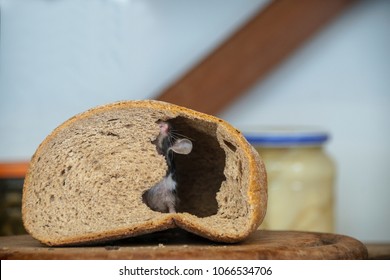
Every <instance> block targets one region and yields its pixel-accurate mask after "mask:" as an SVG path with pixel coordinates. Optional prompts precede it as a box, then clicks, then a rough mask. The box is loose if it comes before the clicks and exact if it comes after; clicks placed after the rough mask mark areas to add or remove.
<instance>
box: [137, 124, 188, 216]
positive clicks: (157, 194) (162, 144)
mask: <svg viewBox="0 0 390 280" xmlns="http://www.w3.org/2000/svg"><path fill="white" fill-rule="evenodd" d="M158 125H159V128H160V133H159V135H158V136H157V138H156V140H155V141H154V142H153V143H154V144H155V145H156V148H157V151H158V153H159V154H161V155H163V156H164V157H165V160H166V162H167V165H168V170H167V173H166V175H165V177H164V178H163V179H162V180H161V181H160V182H158V183H157V184H156V185H155V186H153V187H152V188H151V189H149V190H148V191H146V192H145V193H144V195H143V200H144V202H145V203H146V205H148V206H149V208H151V209H152V210H154V211H158V212H163V213H167V212H169V213H176V206H177V203H178V197H177V193H176V187H177V182H176V167H175V161H174V153H177V154H183V155H187V154H189V153H191V151H192V142H191V141H190V140H188V139H186V138H180V139H179V138H177V136H176V135H175V133H174V131H173V129H172V125H171V124H170V123H169V122H166V121H159V122H158Z"/></svg>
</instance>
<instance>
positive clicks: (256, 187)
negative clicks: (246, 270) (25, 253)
mask: <svg viewBox="0 0 390 280" xmlns="http://www.w3.org/2000/svg"><path fill="white" fill-rule="evenodd" d="M131 108H148V109H152V110H156V111H164V112H165V111H168V112H170V113H171V114H172V115H173V116H178V115H180V116H183V117H186V118H192V119H201V120H204V121H207V122H210V123H214V124H216V125H217V126H222V127H223V128H224V129H225V130H226V131H227V132H228V134H229V136H230V137H231V138H234V140H235V142H236V143H238V145H239V148H240V149H242V150H243V153H244V154H245V157H246V158H247V159H248V161H249V169H248V170H246V172H247V173H248V177H249V185H248V186H247V199H248V204H249V205H250V207H249V208H250V210H249V213H248V217H247V219H248V222H247V224H248V226H247V227H245V228H243V229H242V230H241V232H238V233H234V234H229V233H226V234H221V232H217V231H215V230H214V229H213V228H212V227H204V226H201V223H198V222H197V221H198V219H202V218H198V217H194V216H193V215H189V214H187V213H175V214H162V213H161V216H159V217H158V218H156V219H154V220H153V221H147V222H144V223H143V224H142V225H140V226H137V227H136V228H126V227H125V228H117V229H114V230H110V231H105V232H99V233H85V234H81V235H78V236H72V237H64V238H61V239H50V238H49V239H43V238H42V237H40V236H38V235H37V234H36V233H35V232H34V231H33V230H31V229H30V227H31V225H30V224H28V223H26V214H27V213H28V211H29V209H28V208H27V206H26V205H27V203H26V199H27V189H28V188H29V186H30V180H31V175H32V174H31V172H33V167H34V164H37V157H39V155H40V154H41V153H42V151H43V150H44V148H45V147H46V145H48V143H49V142H50V141H51V140H52V139H53V138H55V137H56V136H57V134H58V133H59V132H60V131H62V130H63V129H65V128H66V127H68V126H70V125H71V124H73V123H75V122H78V121H80V120H81V119H84V118H87V117H89V116H91V115H94V114H96V113H98V112H105V111H111V110H116V109H131ZM266 208H267V174H266V170H265V166H264V163H263V161H262V159H261V157H260V156H259V154H258V153H257V151H256V150H255V149H254V148H253V147H252V146H251V145H250V144H249V143H248V142H247V141H246V139H245V138H244V136H243V135H242V134H241V132H240V131H238V130H237V129H236V128H234V127H233V126H231V125H230V124H229V123H227V122H226V121H224V120H222V119H220V118H217V117H215V116H211V115H207V114H204V113H201V112H197V111H194V110H191V109H188V108H184V107H181V106H177V105H173V104H170V103H166V102H161V101H155V100H138V101H121V102H116V103H112V104H107V105H103V106H99V107H95V108H92V109H90V110H88V111H86V112H83V113H81V114H78V115H76V116H74V117H72V118H70V119H69V120H67V121H65V122H64V123H63V124H61V125H60V126H58V127H57V128H56V129H55V130H54V131H53V132H52V133H51V134H50V135H49V136H47V137H46V139H45V140H44V141H43V142H42V143H41V144H40V145H39V147H38V149H37V150H36V152H35V153H34V155H33V156H32V159H31V162H30V167H29V170H28V172H27V174H26V177H25V182H24V188H23V200H22V217H23V221H24V224H25V228H26V230H27V231H28V232H29V233H30V234H31V235H32V236H33V237H35V238H36V239H38V240H40V241H41V242H42V243H44V244H47V245H50V246H58V245H74V244H88V243H95V242H102V241H106V240H115V239H121V238H125V237H131V236H137V235H142V234H147V233H150V232H156V231H162V230H165V229H169V228H174V227H180V228H182V229H184V230H187V231H189V232H192V233H194V234H197V235H200V236H203V237H205V238H207V239H210V240H213V241H217V242H227V243H234V242H239V241H242V240H244V239H245V238H247V237H248V236H249V235H250V234H251V233H252V232H254V231H255V230H257V228H258V227H259V225H260V224H261V222H262V220H263V218H264V216H265V213H266Z"/></svg>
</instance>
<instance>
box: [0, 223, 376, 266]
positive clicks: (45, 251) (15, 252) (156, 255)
mask: <svg viewBox="0 0 390 280" xmlns="http://www.w3.org/2000/svg"><path fill="white" fill-rule="evenodd" d="M367 256H368V254H367V249H366V247H365V246H364V245H363V244H362V243H361V242H360V241H358V240H356V239H354V238H351V237H348V236H343V235H336V234H327V233H313V232H297V231H263V230H262V231H260V230H259V231H257V232H255V233H254V234H253V235H251V236H250V237H249V238H248V239H247V240H245V241H244V242H241V243H238V244H221V243H215V242H211V241H208V240H206V239H203V238H201V237H198V236H195V235H193V234H190V233H187V232H185V231H183V230H179V229H173V230H168V231H164V232H159V233H153V234H148V235H145V236H139V237H133V238H128V239H125V240H121V241H115V242H111V243H109V244H103V245H94V246H84V247H81V246H80V247H47V246H45V245H42V244H40V243H39V242H38V241H36V240H35V239H33V238H32V237H31V236H29V235H19V236H10V237H0V259H2V260H4V259H366V258H367Z"/></svg>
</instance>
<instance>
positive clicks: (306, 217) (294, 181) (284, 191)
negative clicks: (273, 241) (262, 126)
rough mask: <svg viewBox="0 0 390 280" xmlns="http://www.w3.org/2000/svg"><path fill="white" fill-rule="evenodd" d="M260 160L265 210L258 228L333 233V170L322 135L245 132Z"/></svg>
mask: <svg viewBox="0 0 390 280" xmlns="http://www.w3.org/2000/svg"><path fill="white" fill-rule="evenodd" d="M245 136H246V138H247V139H248V141H249V142H250V143H251V144H252V145H253V146H254V147H255V148H256V150H257V151H258V152H259V154H260V155H261V157H262V158H263V160H264V162H265V166H266V170H267V177H268V208H267V214H266V217H265V219H264V222H263V223H262V225H261V226H260V228H261V229H270V230H300V231H317V232H334V216H333V185H334V180H335V167H334V164H333V161H332V160H331V158H330V157H329V156H328V155H327V154H326V152H325V150H324V149H323V147H324V144H325V142H326V141H327V140H328V135H327V134H326V133H324V132H315V131H308V130H296V129H283V130H274V129H268V130H261V131H257V132H248V133H245Z"/></svg>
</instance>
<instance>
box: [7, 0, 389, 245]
mask: <svg viewBox="0 0 390 280" xmlns="http://www.w3.org/2000/svg"><path fill="white" fill-rule="evenodd" d="M276 2H279V3H277V4H276ZM308 2H309V1H303V0H296V1H269V0H241V1H233V0H211V1H179V0H162V1H152V0H95V1H92V0H90V1H77V0H0V4H1V6H0V8H1V34H0V36H1V37H0V71H1V72H0V131H1V137H0V162H1V164H2V170H1V172H0V173H1V177H2V178H1V185H0V187H1V190H0V194H1V201H0V203H1V211H2V212H1V217H2V222H3V223H7V219H11V218H9V217H16V218H15V219H18V217H20V214H18V210H19V208H18V207H19V206H16V205H20V191H21V189H20V186H21V182H22V179H23V178H22V175H21V174H22V173H23V171H20V172H16V173H14V174H13V175H12V171H9V170H10V169H9V166H8V167H7V165H8V164H11V165H12V164H13V163H26V162H28V160H29V159H30V157H31V156H32V154H33V153H34V151H35V149H36V148H37V146H38V145H39V144H40V142H41V141H42V140H43V139H44V138H45V137H46V136H47V135H48V134H49V133H50V132H51V131H52V130H53V129H54V128H55V127H57V126H58V125H60V124H61V123H62V122H64V121H65V120H67V119H68V118H70V117H72V116H73V115H75V114H77V113H80V112H82V111H85V110H87V109H89V108H91V107H94V106H97V105H101V104H105V103H109V102H114V101H118V100H129V99H161V100H167V101H170V102H173V103H177V104H183V105H186V106H189V107H193V108H194V109H198V110H200V111H204V112H207V113H212V114H215V115H217V116H219V117H221V118H223V119H225V120H227V121H228V122H230V123H231V124H233V125H234V126H236V127H237V128H239V129H246V128H248V127H259V126H315V127H321V129H323V130H325V131H327V133H328V134H329V135H330V139H329V141H327V142H326V143H325V144H324V148H325V150H326V153H327V154H328V155H329V156H330V157H331V158H332V159H333V162H334V165H335V168H336V177H335V182H334V213H335V220H334V223H335V228H334V232H337V233H341V234H346V235H350V236H353V237H355V238H358V239H360V240H362V241H364V242H390V218H389V213H390V203H389V200H390V185H389V182H390V170H389V168H390V111H389V108H390V32H389V30H390V1H386V0H367V1H364V0H361V1H337V0H334V1H323V2H328V3H329V2H333V3H334V6H332V7H328V8H326V7H324V8H320V9H319V8H315V7H312V6H313V5H311V6H310V4H308ZM317 2H319V1H317ZM291 5H292V6H295V7H296V9H295V8H294V9H295V10H296V11H298V12H295V13H294V12H290V11H292V9H291V8H290V7H291ZM270 7H272V8H270ZM299 11H304V13H303V15H302V16H300V14H299ZM324 11H327V13H328V14H326V16H324V17H323V19H322V18H321V16H322V13H324ZM253 18H256V19H257V20H258V21H257V22H258V25H256V26H255V27H253V25H252V27H251V26H250V25H249V26H248V22H250V21H251V20H252V19H253ZM317 19H318V20H317ZM316 20H317V21H316ZM301 22H302V24H301V25H299V23H301ZM313 22H314V23H313ZM281 23H285V24H287V23H288V24H287V27H283V26H281ZM292 23H297V24H292ZM258 26H260V27H258ZM306 26H308V28H309V27H311V26H312V28H311V29H310V28H309V29H310V30H309V29H305V28H306ZM256 28H259V29H256ZM240 30H241V31H240ZM246 30H249V31H248V32H247V33H245V32H246ZM256 30H260V31H261V32H259V34H258V37H257V35H256V36H252V35H251V36H252V37H253V38H254V41H255V43H254V44H251V41H250V38H249V39H245V38H246V37H245V34H256ZM279 30H283V32H282V33H278V32H279ZM237 32H239V33H237ZM251 32H252V33H251ZM235 34H241V35H239V36H236V37H235V38H237V40H230V38H232V36H233V37H234V36H235ZM294 34H297V36H295V35H294ZM240 36H241V37H240ZM247 37H248V36H247ZM243 38H244V39H243ZM256 38H261V39H259V40H257V41H256ZM280 38H282V39H284V38H287V39H289V40H287V41H286V42H285V41H283V40H282V39H280ZM278 42H279V43H278ZM282 43H283V44H282ZM240 44H241V45H240ZM284 44H287V45H288V44H290V45H288V47H285V45H284ZM221 46H225V47H224V48H221ZM241 46H244V47H241ZM245 46H246V47H245ZM256 46H263V49H257V50H258V51H257V52H256ZM252 50H253V51H252ZM262 50H263V51H262ZM242 51H243V52H245V51H248V53H250V52H251V51H252V55H253V56H252V57H251V56H248V57H246V58H245V56H240V55H237V56H235V53H238V54H240V53H241V52H242ZM274 53H277V55H276V56H275V58H273V59H270V57H272V55H273V54H274ZM211 54H217V56H214V59H213V56H211V58H210V55H211ZM218 55H221V56H220V57H222V58H223V59H215V57H217V58H218ZM230 56H232V61H233V60H234V61H236V60H240V59H242V60H243V61H245V59H247V60H248V62H247V63H243V65H241V64H239V63H237V65H236V64H233V63H230V62H229V57H230ZM252 58H256V60H253V59H252ZM204 61H206V62H204ZM207 61H208V62H209V64H207ZM210 61H211V62H210ZM250 61H255V63H256V64H254V63H252V64H253V65H254V66H253V65H252V64H250V65H252V66H251V67H246V68H245V65H249V64H248V63H250ZM262 61H265V62H266V63H265V64H264V65H265V66H262V68H261V67H260V68H261V69H260V68H256V67H257V66H256V65H260V64H261V63H262ZM229 63H230V64H229ZM224 65H225V66H226V67H225V66H224ZM229 65H230V66H229ZM207 67H209V68H207ZM213 67H214V68H213ZM218 67H219V68H220V69H221V72H219V70H218V69H219V68H218ZM229 67H230V68H232V69H230V68H229ZM206 68H207V69H209V70H207V69H206ZM222 68H223V69H227V70H226V71H227V72H228V71H233V70H234V68H237V71H236V72H235V73H234V75H233V76H231V77H230V78H229V79H226V80H221V79H219V77H218V73H224V71H225V70H223V69H222ZM194 69H195V70H194ZM204 69H206V70H204ZM216 69H217V71H215V70H216ZM229 69H230V70H229ZM251 69H253V71H252V72H251ZM211 70H213V71H211ZM243 70H245V71H243ZM202 71H203V72H202ZM207 71H210V72H211V73H214V74H216V77H215V80H212V81H211V82H210V81H207V82H204V83H202V79H203V78H204V76H210V75H205V74H202V73H208V72H207ZM197 73H198V74H197ZM199 73H201V74H199ZM229 73H230V72H229ZM221 75H222V74H221ZM193 76H195V77H197V78H196V79H192V81H193V84H191V77H193ZM218 79H219V80H218ZM236 79H237V81H238V82H235V81H236ZM198 81H199V84H202V85H204V88H202V87H199V86H198V87H196V86H195V85H197V82H198ZM213 81H214V82H213ZM230 81H232V82H231V84H230ZM188 84H189V85H190V86H186V85H188ZM194 84H195V85H194ZM207 85H210V86H209V87H208V88H206V86H207ZM216 85H220V86H219V87H218V88H219V89H224V90H225V92H226V96H225V95H224V92H217V91H216V92H215V94H212V93H211V95H205V93H207V94H210V93H208V92H209V91H210V90H211V92H212V90H213V89H214V88H215V87H216ZM191 88H194V89H197V90H198V93H196V94H198V95H196V94H194V93H193V92H191V90H190V89H191ZM181 89H182V90H183V91H181V93H180V94H181V95H176V97H175V93H174V92H175V91H179V92H180V90H181ZM187 90H188V91H187ZM203 90H204V91H203ZM230 90H231V92H230ZM189 96H192V97H191V98H192V99H193V100H195V101H194V102H193V103H191V100H192V99H191V98H190V97H189ZM175 98H176V99H175ZM209 100H212V102H209ZM176 101H177V102H176ZM185 102H189V103H185ZM207 103H213V104H215V106H214V107H213V108H209V107H207V106H206V105H207ZM192 104H194V106H192ZM205 104H206V105H205ZM202 106H203V107H202ZM15 166H18V165H15ZM19 167H20V166H19ZM7 168H8V169H7ZM16 168H17V167H16ZM21 169H22V170H23V164H22V167H21ZM7 170H8V171H7ZM7 172H8V173H7ZM9 172H11V173H9ZM18 186H19V187H18ZM18 215H19V216H18ZM20 232H22V229H18V228H17V227H10V228H8V229H6V230H5V229H3V230H2V233H3V234H13V233H20Z"/></svg>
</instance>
